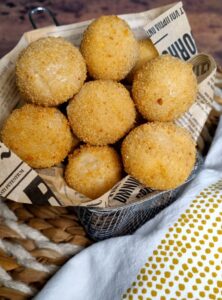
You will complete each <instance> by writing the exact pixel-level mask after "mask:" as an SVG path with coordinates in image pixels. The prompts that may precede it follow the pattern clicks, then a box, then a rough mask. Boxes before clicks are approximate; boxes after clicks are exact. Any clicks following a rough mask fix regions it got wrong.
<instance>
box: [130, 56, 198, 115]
mask: <svg viewBox="0 0 222 300" xmlns="http://www.w3.org/2000/svg"><path fill="white" fill-rule="evenodd" d="M132 94H133V99H134V101H135V103H136V106H137V108H138V110H139V111H140V113H141V114H142V115H143V117H144V118H146V119H147V120H150V121H172V120H175V119H177V118H178V117H179V116H180V115H181V114H183V113H184V112H186V111H187V110H188V109H189V107H190V106H191V105H192V104H193V103H194V101H195V99H196V95H197V80H196V76H195V75H194V73H193V71H192V65H191V64H189V63H187V62H183V61H181V60H180V59H178V58H175V57H172V56H170V55H162V56H159V57H157V58H154V59H152V60H151V61H149V62H147V63H146V64H145V65H144V66H143V67H142V68H141V69H139V70H138V71H137V72H136V74H135V76H134V80H133V88H132Z"/></svg>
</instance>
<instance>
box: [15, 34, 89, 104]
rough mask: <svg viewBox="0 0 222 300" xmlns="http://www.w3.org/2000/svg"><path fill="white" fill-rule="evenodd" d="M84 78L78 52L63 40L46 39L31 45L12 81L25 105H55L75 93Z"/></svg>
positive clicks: (82, 64)
mask: <svg viewBox="0 0 222 300" xmlns="http://www.w3.org/2000/svg"><path fill="white" fill-rule="evenodd" d="M85 79H86V64H85V61H84V59H83V57H82V55H81V53H80V51H79V50H78V49H77V48H76V47H75V46H73V45H72V44H71V43H70V42H68V41H66V40H65V39H63V38H60V37H58V38H56V37H47V38H41V39H39V40H37V41H35V42H33V43H31V44H30V45H29V46H28V47H27V48H26V49H25V50H24V51H23V52H22V53H21V55H20V57H19V59H18V61H17V64H16V82H17V86H18V89H19V91H20V93H21V96H22V97H23V98H24V100H26V101H27V102H31V103H34V104H38V105H42V106H56V105H58V104H61V103H63V102H66V101H67V100H68V99H69V98H71V97H73V95H74V94H76V93H77V92H78V91H79V90H80V88H81V86H82V85H83V83H84V81H85Z"/></svg>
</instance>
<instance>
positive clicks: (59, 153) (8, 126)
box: [1, 104, 78, 168]
mask: <svg viewBox="0 0 222 300" xmlns="http://www.w3.org/2000/svg"><path fill="white" fill-rule="evenodd" d="M1 134H2V141H3V143H5V145H6V146H8V147H9V149H11V150H12V151H14V152H15V153H16V154H17V155H18V156H19V157H20V158H21V159H22V160H24V161H25V162H26V163H27V164H29V165H30V166H31V167H33V168H48V167H51V166H53V165H55V164H58V163H60V162H62V161H63V160H64V158H65V157H66V156H67V155H68V153H69V152H70V150H71V149H72V147H73V146H75V145H77V144H78V140H77V138H75V137H74V136H73V135H72V132H71V129H70V127H69V124H68V121H67V119H66V117H65V116H64V115H63V114H62V113H61V112H60V111H59V110H58V109H57V108H53V107H40V106H35V105H32V104H26V105H24V106H23V107H22V108H20V109H16V110H14V111H13V112H12V114H11V115H10V116H9V118H8V119H7V120H6V122H5V124H4V126H3V129H2V132H1Z"/></svg>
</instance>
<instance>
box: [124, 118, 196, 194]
mask: <svg viewBox="0 0 222 300" xmlns="http://www.w3.org/2000/svg"><path fill="white" fill-rule="evenodd" d="M121 152H122V158H123V165H124V168H125V171H126V172H127V173H128V174H130V175H131V176H133V177H135V178H136V179H137V180H139V181H140V182H141V183H142V184H144V185H145V186H147V187H150V188H153V189H156V190H168V189H174V188H176V187H178V186H179V185H180V184H182V183H183V182H184V181H185V180H186V179H187V178H188V176H189V175H190V173H191V171H192V169H193V167H194V163H195V156H196V149H195V144H194V142H193V140H192V138H191V136H190V134H189V133H188V131H186V130H185V129H183V128H180V127H178V126H176V125H174V124H173V123H168V122H166V123H159V122H156V123H147V124H144V125H141V126H139V127H137V128H135V129H133V130H132V131H131V132H130V133H129V135H128V136H127V137H126V138H125V139H124V141H123V143H122V149H121Z"/></svg>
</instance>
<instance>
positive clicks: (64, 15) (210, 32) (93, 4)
mask: <svg viewBox="0 0 222 300" xmlns="http://www.w3.org/2000/svg"><path fill="white" fill-rule="evenodd" d="M170 2H172V1H171V0H106V1H104V0H53V1H52V0H39V1H27V0H7V1H4V0H2V1H0V57H2V56H3V55H4V54H6V53H7V52H9V51H10V50H11V49H12V48H13V47H14V46H15V45H16V43H17V42H18V40H19V39H20V37H21V35H22V33H23V32H25V31H29V30H31V29H32V27H31V24H30V22H29V19H28V16H27V12H28V11H29V9H31V8H34V7H37V6H45V7H48V8H50V9H51V10H52V11H53V12H54V13H55V14H56V16H57V19H58V20H59V22H60V24H69V23H74V22H78V21H83V20H87V19H90V18H95V17H98V16H100V15H105V14H123V13H132V12H140V11H144V10H148V9H151V8H154V7H158V6H161V5H165V4H169V3H170ZM173 2H174V1H173ZM183 3H184V7H185V10H186V12H187V14H188V18H189V20H190V23H191V28H192V31H193V35H194V38H195V40H196V43H197V46H198V49H199V50H200V51H202V52H207V53H210V54H212V55H213V56H214V58H215V59H216V61H217V63H218V64H220V65H222V1H221V0H201V1H194V0H184V1H183ZM47 21H48V20H41V19H40V20H39V22H40V24H41V25H42V24H43V23H44V22H45V24H44V25H48V24H49V23H46V22H47Z"/></svg>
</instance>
